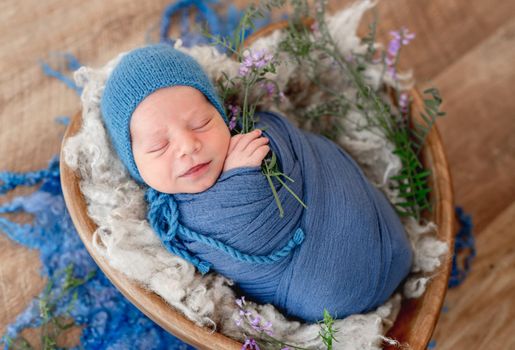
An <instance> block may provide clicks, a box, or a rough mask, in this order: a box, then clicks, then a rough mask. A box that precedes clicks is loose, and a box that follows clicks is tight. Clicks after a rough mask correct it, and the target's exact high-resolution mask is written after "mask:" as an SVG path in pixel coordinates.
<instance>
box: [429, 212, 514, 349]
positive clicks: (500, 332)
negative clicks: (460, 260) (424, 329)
mask: <svg viewBox="0 0 515 350" xmlns="http://www.w3.org/2000/svg"><path fill="white" fill-rule="evenodd" d="M513 227H515V203H512V204H511V205H510V206H509V207H508V208H506V209H505V210H504V211H503V212H502V213H500V214H499V215H498V216H497V218H496V219H495V220H494V221H493V222H491V223H490V224H489V225H488V226H487V227H486V228H485V230H484V231H483V232H482V234H481V236H480V237H479V238H478V240H477V250H478V255H477V258H476V260H475V261H474V265H473V269H472V273H471V274H470V276H469V277H468V278H467V279H466V280H465V282H464V283H463V284H462V285H460V286H459V287H457V288H455V289H452V290H450V291H449V293H448V296H447V300H446V302H445V305H446V308H447V309H448V311H446V312H443V313H442V314H441V318H440V321H439V327H438V328H437V330H436V332H435V337H434V338H435V339H436V342H437V349H438V350H451V349H515V337H514V336H513V335H514V334H515V322H513V318H514V315H515V292H514V291H515V279H514V278H513V276H515V234H514V229H513Z"/></svg>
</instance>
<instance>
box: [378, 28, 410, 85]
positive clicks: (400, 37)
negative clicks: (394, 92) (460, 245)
mask: <svg viewBox="0 0 515 350" xmlns="http://www.w3.org/2000/svg"><path fill="white" fill-rule="evenodd" d="M390 35H391V36H392V40H390V42H389V44H388V51H387V56H386V58H385V63H386V65H387V67H388V73H389V74H390V75H391V76H392V77H393V78H394V79H395V78H396V69H395V64H396V62H397V58H398V56H399V51H400V49H401V46H403V45H404V46H405V45H408V44H409V42H410V41H411V40H413V39H414V38H415V34H414V33H410V32H409V31H408V29H407V28H405V27H403V28H401V29H400V30H398V31H394V30H393V31H391V32H390Z"/></svg>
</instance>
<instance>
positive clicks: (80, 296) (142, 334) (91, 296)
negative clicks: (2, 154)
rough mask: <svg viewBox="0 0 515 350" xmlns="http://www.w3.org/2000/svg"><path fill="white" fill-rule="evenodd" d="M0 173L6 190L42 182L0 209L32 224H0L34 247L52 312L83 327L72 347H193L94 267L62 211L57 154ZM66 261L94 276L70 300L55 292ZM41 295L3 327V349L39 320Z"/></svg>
mask: <svg viewBox="0 0 515 350" xmlns="http://www.w3.org/2000/svg"><path fill="white" fill-rule="evenodd" d="M0 178H2V179H3V181H4V183H3V185H4V189H7V188H8V189H10V190H13V189H15V188H16V187H17V186H23V185H24V186H33V185H37V184H41V186H40V188H39V190H37V191H35V192H34V193H32V194H30V195H28V196H24V197H16V198H14V199H13V200H12V201H11V202H8V203H5V204H3V205H2V206H1V208H0V214H2V213H12V212H26V213H29V214H32V216H33V217H34V221H33V223H32V224H25V225H19V224H17V223H14V222H11V221H9V220H7V219H6V218H4V217H0V229H1V230H2V231H3V232H4V233H5V234H6V235H7V236H8V237H10V238H11V239H13V240H14V241H16V242H18V243H20V244H22V245H24V246H26V247H28V248H30V249H38V250H39V253H40V257H41V262H42V264H41V266H42V269H41V274H42V276H43V277H46V278H48V279H49V280H51V281H52V284H50V285H48V286H49V287H50V289H49V291H50V293H49V295H51V296H53V297H51V299H50V300H51V301H53V302H55V303H56V308H55V310H54V314H55V315H56V316H68V317H71V318H72V319H73V320H74V321H75V324H77V325H79V326H83V330H82V335H81V345H80V346H78V347H76V348H75V349H95V350H96V349H107V348H109V349H120V350H122V349H169V350H174V349H175V350H178V349H183V350H187V349H193V348H192V347H190V346H188V345H186V344H184V343H183V342H182V341H180V340H178V339H176V338H175V337H173V336H172V335H170V334H169V333H167V332H166V331H165V330H163V329H162V328H160V327H159V326H157V325H156V324H155V323H153V322H152V321H151V320H149V319H148V318H147V317H146V316H145V315H144V314H142V313H141V312H140V311H139V310H138V309H137V308H135V307H134V306H133V305H132V304H131V303H130V302H128V301H127V300H126V299H125V298H124V297H123V295H121V294H120V293H119V292H118V290H117V289H116V288H115V287H114V286H113V285H112V284H111V283H110V281H109V280H108V279H107V278H106V277H105V275H104V274H103V273H102V271H100V270H99V269H98V267H97V265H96V264H95V262H94V261H93V259H92V258H91V257H90V256H89V254H88V252H87V251H86V249H85V247H84V245H83V244H82V241H81V240H80V238H79V235H78V234H77V232H76V231H75V229H74V226H73V223H72V222H71V219H70V217H69V215H68V213H67V211H66V206H65V204H64V200H63V196H62V192H61V187H60V177H59V163H58V161H57V158H54V159H52V160H51V161H50V163H49V166H48V168H47V169H43V170H39V171H34V172H28V173H12V172H1V173H0ZM3 193H7V192H6V191H4V192H3ZM57 243H58V244H57ZM68 266H73V277H74V278H78V279H82V278H85V277H86V276H88V275H90V274H92V275H93V278H91V279H90V280H89V281H88V282H87V283H85V284H83V285H81V286H79V287H78V288H76V289H75V290H74V291H75V292H76V293H77V298H76V300H75V302H73V303H72V300H73V293H68V294H63V295H62V298H61V299H58V298H56V297H55V296H57V295H61V294H62V290H63V288H64V282H65V279H64V276H65V275H64V273H63V272H64V270H65V268H66V267H68ZM48 286H47V288H48ZM44 296H45V295H44V292H42V293H41V294H40V295H39V296H38V297H37V298H36V299H34V300H33V301H32V302H31V303H30V304H29V305H28V307H27V308H26V309H25V310H24V311H23V312H22V313H21V314H19V315H18V316H17V317H16V320H15V321H14V322H13V323H11V324H10V325H8V326H7V329H6V332H5V334H4V336H3V337H2V338H0V344H3V345H4V346H3V349H4V350H7V349H9V348H11V347H10V345H9V344H10V340H12V339H15V338H16V337H17V336H18V335H19V334H20V332H21V331H22V330H23V329H25V328H28V327H38V326H40V325H41V324H42V318H41V315H40V300H41V299H43V298H44Z"/></svg>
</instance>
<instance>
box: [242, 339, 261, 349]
mask: <svg viewBox="0 0 515 350" xmlns="http://www.w3.org/2000/svg"><path fill="white" fill-rule="evenodd" d="M241 350H261V349H260V348H259V345H258V344H257V343H256V341H255V340H254V339H252V338H247V339H245V343H243V346H242V347H241Z"/></svg>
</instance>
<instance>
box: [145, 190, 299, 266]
mask: <svg viewBox="0 0 515 350" xmlns="http://www.w3.org/2000/svg"><path fill="white" fill-rule="evenodd" d="M147 201H148V203H149V211H148V216H147V217H148V220H149V222H150V224H151V226H152V228H153V229H154V231H156V233H157V234H158V236H159V238H160V239H161V241H162V243H163V244H164V246H165V247H166V249H167V250H168V251H170V252H171V253H173V254H175V255H178V256H180V257H181V258H183V259H185V260H187V261H189V262H190V263H192V264H193V265H194V266H196V267H197V268H198V270H199V271H200V272H201V273H202V274H203V275H204V274H206V273H207V272H209V270H210V268H211V266H212V264H210V263H209V262H206V261H203V260H201V259H199V258H198V257H197V256H195V255H194V254H191V252H190V251H188V249H187V248H186V247H185V246H184V244H183V243H182V241H181V239H180V238H178V237H177V234H178V233H179V234H180V235H181V236H182V237H185V238H187V239H190V240H193V241H197V242H201V243H204V244H206V245H208V246H210V247H212V248H216V249H218V250H220V251H222V252H224V253H226V254H228V255H230V256H231V257H232V258H234V259H236V260H238V261H242V262H248V263H254V264H272V263H275V262H277V261H279V260H281V259H283V258H284V257H286V256H288V255H289V254H290V253H291V252H292V250H293V249H294V248H295V247H296V246H298V245H300V244H302V242H303V241H304V232H303V231H302V229H301V228H297V230H296V231H295V233H294V234H293V237H292V238H291V239H290V240H289V241H288V242H287V243H286V245H285V246H284V247H282V248H281V249H279V250H277V251H275V252H272V253H270V254H268V255H252V254H247V253H243V252H241V251H240V250H238V249H236V248H234V247H231V246H229V245H227V244H225V243H223V242H221V241H219V240H217V239H214V238H212V237H209V236H207V235H204V234H202V233H198V232H195V231H192V230H190V229H188V228H187V227H185V226H183V225H181V224H180V223H179V210H178V207H177V203H176V201H175V199H174V198H173V197H172V196H169V195H166V194H163V193H159V192H157V191H155V190H153V189H149V190H148V191H147Z"/></svg>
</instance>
